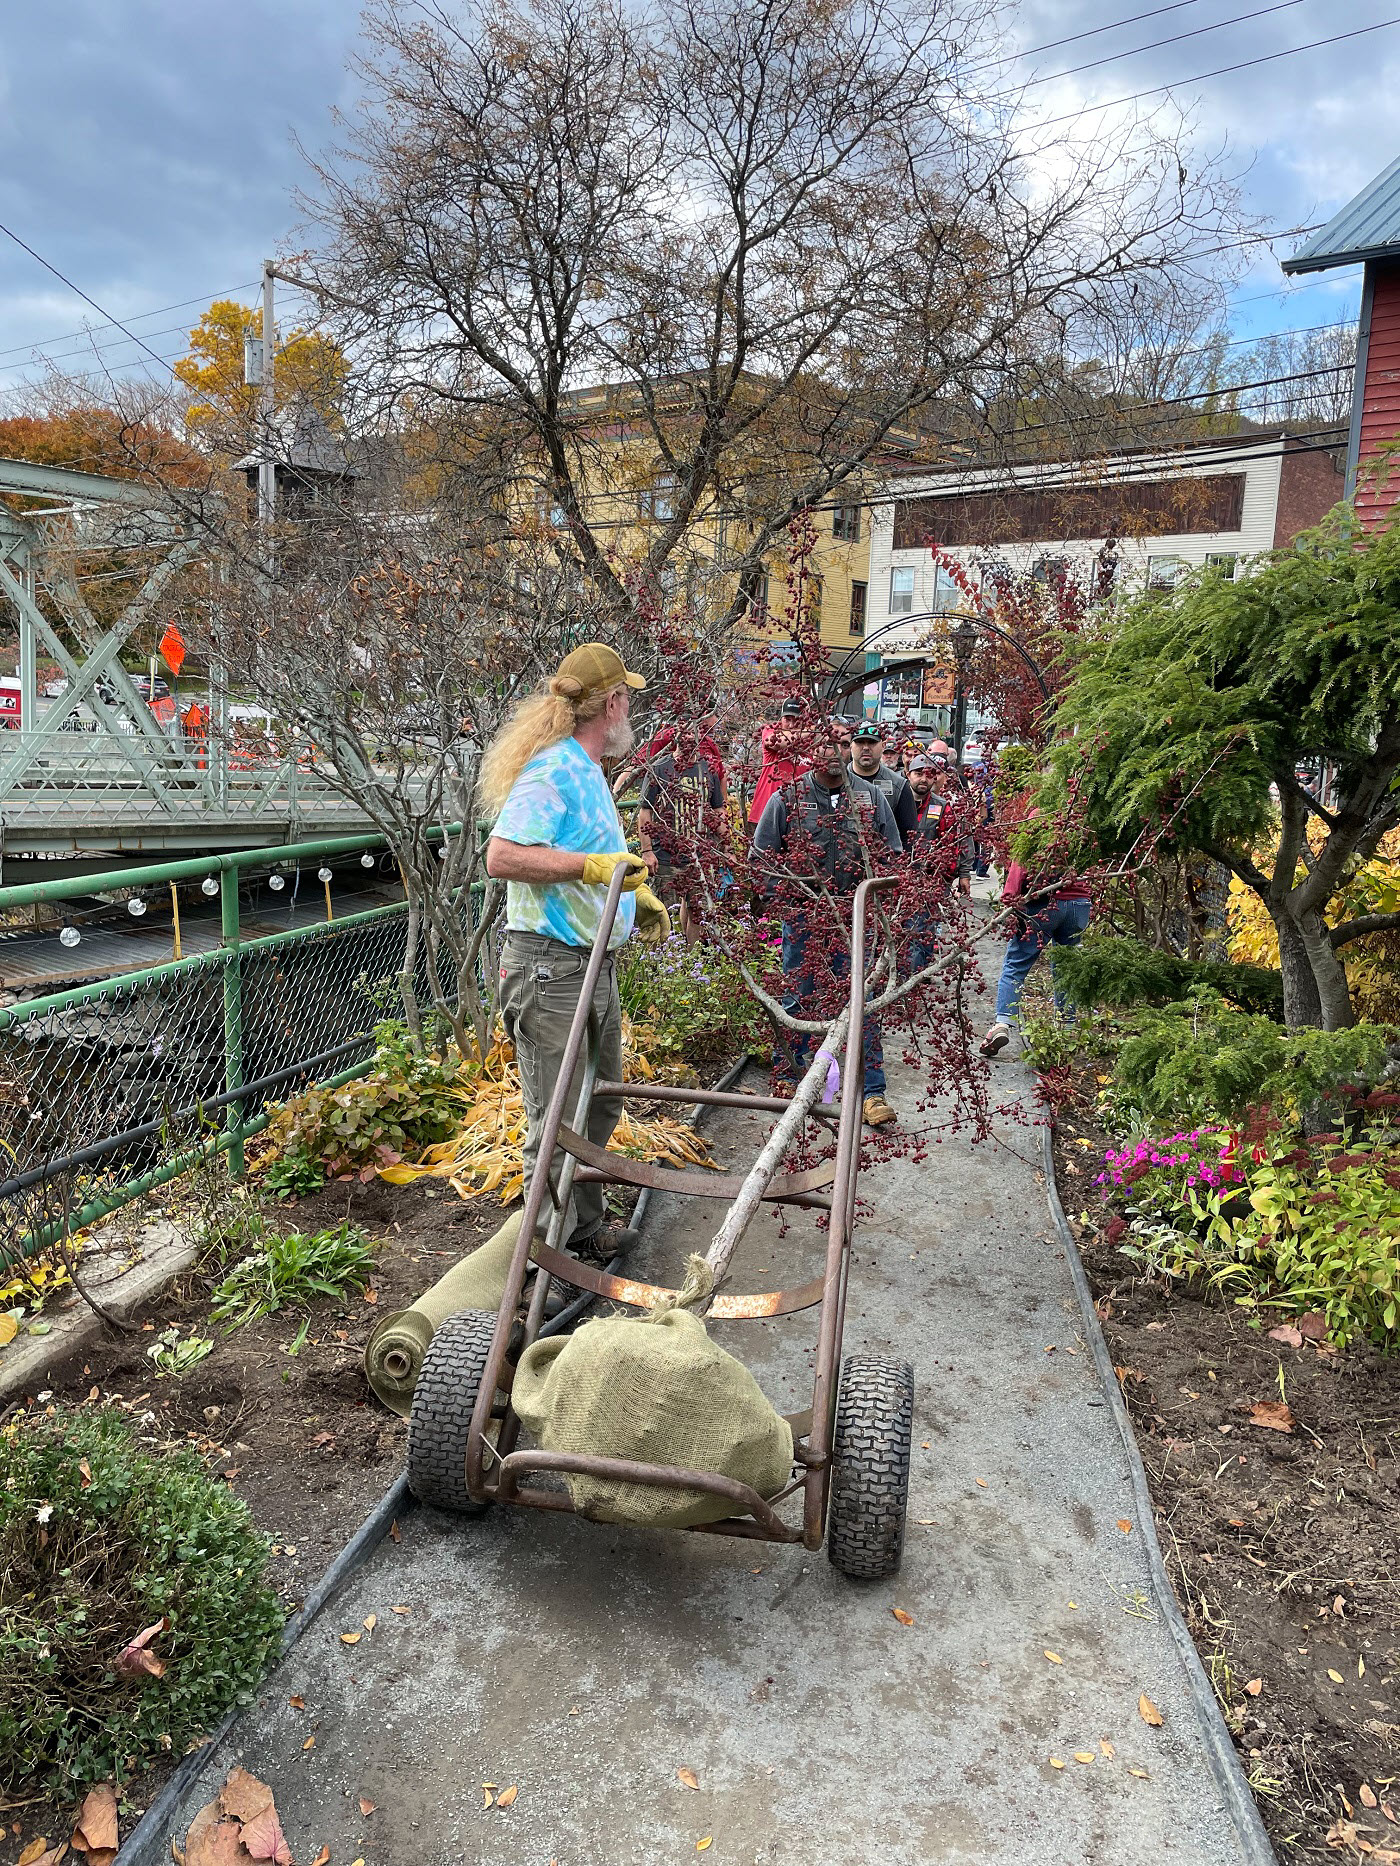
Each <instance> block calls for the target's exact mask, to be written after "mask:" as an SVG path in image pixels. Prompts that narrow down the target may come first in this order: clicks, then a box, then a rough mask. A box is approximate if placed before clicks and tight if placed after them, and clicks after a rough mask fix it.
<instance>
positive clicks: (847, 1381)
mask: <svg viewBox="0 0 1400 1866" xmlns="http://www.w3.org/2000/svg"><path fill="white" fill-rule="evenodd" d="M913 1432H914V1370H913V1368H912V1367H911V1366H910V1365H909V1363H908V1362H907V1361H886V1360H881V1359H879V1358H878V1357H876V1356H874V1355H864V1354H853V1355H851V1356H849V1358H848V1359H847V1360H846V1363H845V1365H844V1366H843V1367H842V1369H841V1386H840V1391H839V1393H838V1395H837V1400H836V1419H835V1425H834V1428H833V1432H832V1447H831V1450H832V1467H831V1502H830V1505H829V1507H828V1512H827V1530H826V1553H827V1559H828V1560H829V1561H830V1563H831V1565H832V1567H833V1568H836V1569H837V1570H839V1572H840V1573H842V1574H844V1575H849V1576H851V1578H852V1579H853V1580H857V1581H879V1580H883V1579H884V1578H885V1576H887V1575H892V1574H893V1573H894V1572H895V1570H896V1569H897V1568H898V1567H899V1559H900V1556H901V1555H902V1554H903V1553H904V1512H905V1508H906V1505H907V1504H908V1500H909V1458H910V1450H911V1440H912V1438H913Z"/></svg>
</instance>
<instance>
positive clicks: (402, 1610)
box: [389, 1607, 413, 1613]
mask: <svg viewBox="0 0 1400 1866" xmlns="http://www.w3.org/2000/svg"><path fill="white" fill-rule="evenodd" d="M389 1611H390V1613H412V1612H413V1609H412V1607H390V1609H389Z"/></svg>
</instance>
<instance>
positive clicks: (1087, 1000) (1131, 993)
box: [1051, 938, 1283, 1020]
mask: <svg viewBox="0 0 1400 1866" xmlns="http://www.w3.org/2000/svg"><path fill="white" fill-rule="evenodd" d="M1051 963H1052V964H1053V966H1054V968H1055V986H1056V989H1057V990H1058V991H1059V992H1060V993H1061V995H1062V996H1063V997H1064V998H1065V999H1067V1000H1068V1002H1069V1003H1070V1004H1074V1005H1078V1006H1079V1007H1080V1008H1081V1009H1083V1010H1089V1009H1092V1008H1093V1007H1095V1006H1098V1005H1104V1006H1106V1007H1107V1008H1109V1009H1111V1010H1124V1009H1126V1008H1127V1007H1128V1006H1129V1005H1134V1004H1166V1003H1169V1002H1171V1001H1174V1000H1177V999H1181V998H1184V997H1185V996H1186V995H1187V993H1188V992H1189V991H1191V990H1192V989H1193V988H1194V987H1196V986H1200V985H1204V986H1206V987H1208V988H1209V989H1210V990H1212V991H1217V992H1219V994H1220V996H1221V997H1222V998H1226V999H1228V1000H1229V1001H1230V1002H1231V1003H1232V1004H1236V1005H1238V1006H1239V1008H1240V1009H1241V1010H1243V1011H1254V1012H1258V1013H1259V1014H1260V1015H1262V1016H1265V1017H1274V1018H1278V1019H1280V1020H1281V1019H1282V1017H1283V978H1282V976H1281V974H1280V973H1278V972H1274V971H1270V970H1269V969H1268V967H1266V966H1262V965H1229V964H1225V963H1223V962H1216V961H1212V960H1206V959H1179V958H1177V956H1176V954H1175V953H1170V952H1158V951H1156V950H1155V948H1153V947H1151V946H1144V945H1143V944H1142V942H1141V940H1135V939H1116V938H1104V939H1086V940H1085V941H1084V943H1083V945H1082V946H1057V947H1055V948H1054V950H1053V952H1052V955H1051Z"/></svg>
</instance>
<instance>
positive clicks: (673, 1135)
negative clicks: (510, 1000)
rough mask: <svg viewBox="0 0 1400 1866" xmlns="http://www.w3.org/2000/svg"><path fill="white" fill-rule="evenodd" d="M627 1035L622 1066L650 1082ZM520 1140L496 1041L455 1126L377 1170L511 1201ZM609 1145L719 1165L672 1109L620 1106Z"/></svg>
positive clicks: (513, 1079)
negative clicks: (644, 1114) (645, 1115)
mask: <svg viewBox="0 0 1400 1866" xmlns="http://www.w3.org/2000/svg"><path fill="white" fill-rule="evenodd" d="M628 1034H629V1033H628V1032H626V1031H624V1049H623V1063H624V1067H623V1073H624V1075H625V1076H626V1077H627V1078H628V1079H629V1080H632V1081H638V1080H641V1081H649V1080H651V1079H652V1076H653V1074H654V1071H653V1070H652V1069H651V1067H650V1065H649V1064H648V1063H647V1061H646V1059H645V1058H644V1057H642V1056H640V1055H639V1054H638V1053H637V1052H636V1051H634V1050H633V1049H632V1048H631V1045H630V1043H628V1042H627V1041H626V1037H627V1035H628ZM524 1143H525V1103H524V1098H523V1096H522V1095H521V1091H520V1077H519V1074H518V1073H517V1071H516V1067H515V1057H514V1053H513V1051H512V1050H511V1047H510V1045H509V1044H508V1043H506V1042H504V1041H498V1042H496V1043H495V1044H493V1045H492V1047H491V1050H490V1051H489V1052H488V1054H487V1057H486V1061H485V1063H484V1064H483V1066H482V1070H481V1075H480V1078H479V1079H478V1081H477V1082H476V1084H475V1085H474V1092H473V1094H472V1098H471V1100H470V1103H469V1105H468V1106H467V1109H466V1112H465V1114H464V1116H463V1119H462V1123H461V1125H460V1127H459V1128H458V1129H457V1131H456V1132H455V1133H454V1134H452V1135H451V1136H450V1137H449V1138H448V1139H447V1140H442V1141H438V1142H437V1143H436V1144H435V1145H433V1146H431V1147H427V1148H425V1149H424V1151H423V1153H422V1154H421V1155H420V1156H419V1158H418V1159H417V1160H416V1161H411V1162H410V1161H400V1162H398V1163H396V1164H394V1165H392V1166H383V1167H380V1169H379V1177H380V1178H381V1179H384V1180H387V1181H388V1182H389V1184H390V1185H393V1186H406V1185H410V1184H412V1182H413V1181H414V1180H416V1179H425V1178H428V1179H445V1180H446V1181H447V1182H448V1184H449V1185H450V1186H451V1187H452V1189H453V1191H454V1192H456V1194H457V1195H458V1197H459V1198H463V1199H471V1198H476V1197H478V1196H479V1195H480V1194H482V1193H487V1192H494V1193H497V1194H499V1196H500V1199H501V1202H502V1204H505V1205H510V1204H512V1203H513V1202H514V1201H515V1200H516V1199H518V1198H519V1197H520V1196H521V1193H522V1191H523V1189H524V1172H523V1169H522V1165H521V1156H522V1151H523V1148H524ZM608 1151H609V1152H610V1153H621V1154H626V1155H628V1156H629V1157H630V1158H632V1159H634V1160H652V1161H655V1162H657V1163H659V1164H661V1165H668V1166H677V1167H685V1166H708V1167H710V1168H712V1169H715V1170H718V1169H717V1168H716V1165H715V1161H714V1160H713V1159H712V1158H711V1157H710V1153H709V1150H708V1148H707V1147H706V1146H705V1143H704V1142H703V1141H702V1140H701V1139H700V1136H699V1135H698V1134H697V1133H696V1131H695V1129H694V1128H693V1127H690V1126H689V1125H688V1124H687V1123H686V1122H684V1121H678V1120H677V1119H676V1118H675V1117H674V1116H672V1115H657V1116H655V1117H654V1118H653V1119H651V1120H649V1121H640V1120H637V1119H636V1118H635V1117H634V1116H633V1115H631V1114H629V1113H628V1112H627V1110H626V1108H625V1107H624V1108H623V1110H622V1112H621V1114H620V1115H619V1117H618V1122H617V1126H616V1127H615V1128H614V1129H613V1133H612V1138H611V1140H609V1142H608Z"/></svg>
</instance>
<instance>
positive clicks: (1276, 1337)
mask: <svg viewBox="0 0 1400 1866" xmlns="http://www.w3.org/2000/svg"><path fill="white" fill-rule="evenodd" d="M1269 1340H1270V1341H1281V1342H1283V1344H1284V1346H1285V1347H1289V1348H1301V1347H1302V1345H1303V1331H1302V1329H1301V1328H1295V1327H1294V1326H1293V1324H1292V1322H1285V1323H1284V1324H1283V1325H1282V1327H1280V1328H1271V1329H1270V1330H1269Z"/></svg>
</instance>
